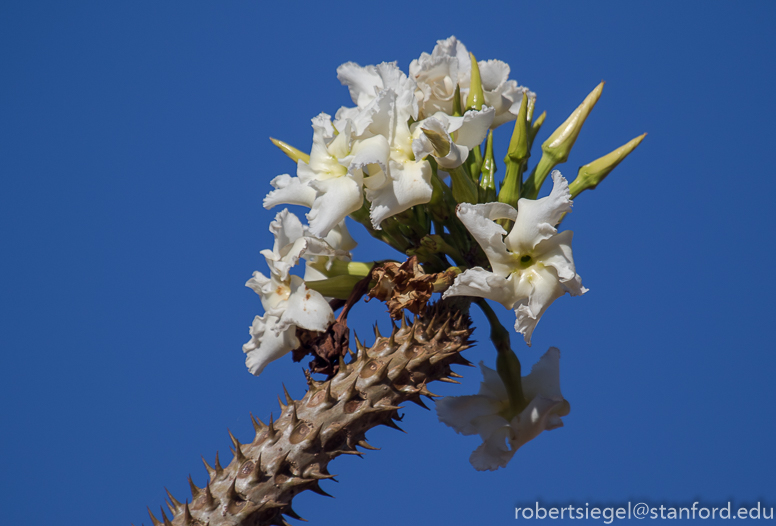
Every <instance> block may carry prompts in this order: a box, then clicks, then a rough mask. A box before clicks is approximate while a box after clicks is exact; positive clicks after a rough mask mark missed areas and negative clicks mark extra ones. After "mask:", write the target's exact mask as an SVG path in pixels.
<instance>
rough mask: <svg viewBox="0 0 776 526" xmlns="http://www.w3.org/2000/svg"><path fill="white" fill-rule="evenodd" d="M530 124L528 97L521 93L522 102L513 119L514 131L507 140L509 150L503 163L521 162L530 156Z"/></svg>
mask: <svg viewBox="0 0 776 526" xmlns="http://www.w3.org/2000/svg"><path fill="white" fill-rule="evenodd" d="M530 128H531V123H530V121H529V120H528V95H527V94H526V93H523V100H522V102H521V103H520V111H519V112H518V113H517V119H515V129H514V130H513V131H512V138H511V139H510V140H509V150H507V156H506V158H504V162H505V163H506V162H509V161H513V162H522V161H525V160H526V159H527V158H528V156H529V155H530V150H529V148H528V144H529V141H530V138H531V133H530Z"/></svg>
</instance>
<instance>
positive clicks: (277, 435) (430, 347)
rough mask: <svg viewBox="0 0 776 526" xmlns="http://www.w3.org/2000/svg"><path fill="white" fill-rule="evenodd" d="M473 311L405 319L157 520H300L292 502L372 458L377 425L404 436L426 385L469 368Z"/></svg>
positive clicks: (313, 387)
mask: <svg viewBox="0 0 776 526" xmlns="http://www.w3.org/2000/svg"><path fill="white" fill-rule="evenodd" d="M468 307H469V304H468V302H466V301H465V300H460V299H459V300H453V301H449V300H446V301H441V302H438V303H436V304H435V305H431V306H428V307H427V308H426V309H425V310H424V311H423V312H422V314H421V315H419V316H416V317H415V319H414V320H413V321H412V322H411V323H410V322H408V321H407V320H406V318H402V323H401V326H400V327H396V326H394V328H393V329H392V331H391V334H390V336H387V337H386V336H381V335H380V333H379V331H377V330H375V336H376V338H375V342H374V344H373V345H372V346H371V347H369V348H367V347H366V346H364V345H362V344H360V343H357V347H358V349H357V353H355V355H353V358H352V360H351V362H350V363H342V364H341V365H340V368H339V371H338V372H337V374H336V375H335V376H334V377H333V378H332V379H330V380H327V381H323V382H316V381H313V380H312V379H308V384H309V387H310V388H309V390H308V392H307V393H306V394H305V396H304V397H303V398H302V399H301V400H293V399H292V398H291V397H290V396H289V395H288V393H286V402H287V403H286V404H282V406H283V410H282V413H281V415H280V417H279V418H278V419H277V421H275V422H273V421H272V419H271V418H270V421H269V424H264V423H262V422H261V421H256V420H254V427H255V428H256V437H255V438H254V440H253V441H252V442H251V443H250V444H240V443H239V442H238V441H237V439H235V438H234V436H232V442H233V445H234V450H233V453H234V458H233V459H232V461H231V462H230V464H229V465H228V466H226V467H221V466H220V465H219V463H218V459H217V458H216V463H215V467H210V466H208V465H207V463H206V464H205V465H206V467H207V470H208V472H209V474H210V480H209V482H208V483H207V485H206V486H205V487H204V488H198V487H196V486H195V485H194V484H193V483H191V490H192V502H191V504H181V503H180V502H179V501H177V500H176V499H175V498H173V497H172V495H169V497H170V503H169V504H168V507H169V508H170V510H171V512H172V519H169V518H168V517H167V516H166V514H165V513H164V511H162V520H161V521H160V520H158V519H156V518H155V517H154V516H153V515H151V517H152V520H153V521H154V525H156V526H158V525H159V524H164V525H166V526H167V525H170V524H174V525H175V526H181V525H192V526H194V525H203V526H204V525H209V526H226V525H229V526H238V525H239V526H248V525H251V526H253V525H283V524H288V523H287V522H286V521H285V519H284V517H283V516H284V515H285V516H289V517H293V518H299V517H298V515H297V514H296V513H295V512H294V511H293V509H292V508H291V503H292V500H293V498H294V497H295V496H296V495H298V494H299V493H301V492H303V491H305V490H311V491H314V492H316V493H319V494H322V495H327V493H325V492H324V491H323V490H322V489H321V487H320V485H319V481H320V480H321V479H327V478H332V475H330V474H329V471H328V465H329V462H331V460H332V459H334V458H336V457H338V456H339V455H342V454H351V455H360V454H361V453H360V451H358V450H357V449H356V446H359V445H360V446H361V447H363V448H365V449H374V448H372V447H371V446H369V444H367V442H366V441H365V434H366V432H367V431H368V430H370V429H372V428H373V427H376V426H378V425H386V426H390V427H395V428H398V426H397V425H396V423H395V421H396V420H398V419H399V415H398V412H397V411H398V409H400V407H399V406H400V404H402V403H404V402H407V401H410V402H414V403H417V404H419V405H421V406H424V407H425V405H424V404H423V402H422V400H421V396H426V397H428V398H432V399H433V397H435V396H436V395H434V394H433V393H431V392H430V391H429V390H428V389H427V387H426V386H427V384H429V383H431V382H433V381H436V380H447V381H452V380H451V378H450V377H451V376H457V375H455V373H453V372H452V371H451V368H450V366H451V365H453V364H460V365H470V363H469V362H468V361H467V360H466V359H465V358H463V357H462V356H461V355H460V354H459V353H460V352H461V351H463V350H464V349H466V348H468V347H469V346H470V345H471V341H470V340H469V336H470V335H471V332H472V329H471V321H470V319H469V314H468Z"/></svg>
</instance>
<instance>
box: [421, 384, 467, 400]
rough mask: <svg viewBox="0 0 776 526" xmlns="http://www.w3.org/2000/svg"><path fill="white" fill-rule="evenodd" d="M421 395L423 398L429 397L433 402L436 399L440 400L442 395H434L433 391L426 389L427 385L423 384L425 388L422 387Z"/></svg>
mask: <svg viewBox="0 0 776 526" xmlns="http://www.w3.org/2000/svg"><path fill="white" fill-rule="evenodd" d="M455 383H460V382H455ZM420 394H422V395H423V396H427V397H429V398H430V399H432V400H433V399H434V398H440V395H438V394H434V393H432V392H431V391H429V390H428V389H427V388H426V384H425V383H424V384H423V386H421V388H420Z"/></svg>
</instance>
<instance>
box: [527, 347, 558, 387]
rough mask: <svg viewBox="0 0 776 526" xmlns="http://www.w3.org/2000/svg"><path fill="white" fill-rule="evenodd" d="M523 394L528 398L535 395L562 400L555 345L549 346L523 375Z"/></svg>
mask: <svg viewBox="0 0 776 526" xmlns="http://www.w3.org/2000/svg"><path fill="white" fill-rule="evenodd" d="M523 394H524V395H525V397H526V398H527V399H529V400H530V399H533V398H535V397H537V396H543V397H545V398H549V399H552V400H563V394H561V392H560V350H558V348H557V347H550V348H549V350H548V351H547V352H546V353H544V354H543V355H542V357H541V358H539V361H538V362H536V363H535V364H534V365H533V367H531V372H530V373H528V374H527V375H526V376H523Z"/></svg>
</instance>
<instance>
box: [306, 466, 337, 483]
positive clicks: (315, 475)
mask: <svg viewBox="0 0 776 526" xmlns="http://www.w3.org/2000/svg"><path fill="white" fill-rule="evenodd" d="M304 476H305V478H310V479H315V480H321V479H333V478H334V477H336V476H337V475H330V474H329V473H321V471H320V470H319V468H318V466H315V467H314V468H313V469H310V470H308V471H307V472H305V474H304Z"/></svg>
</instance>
